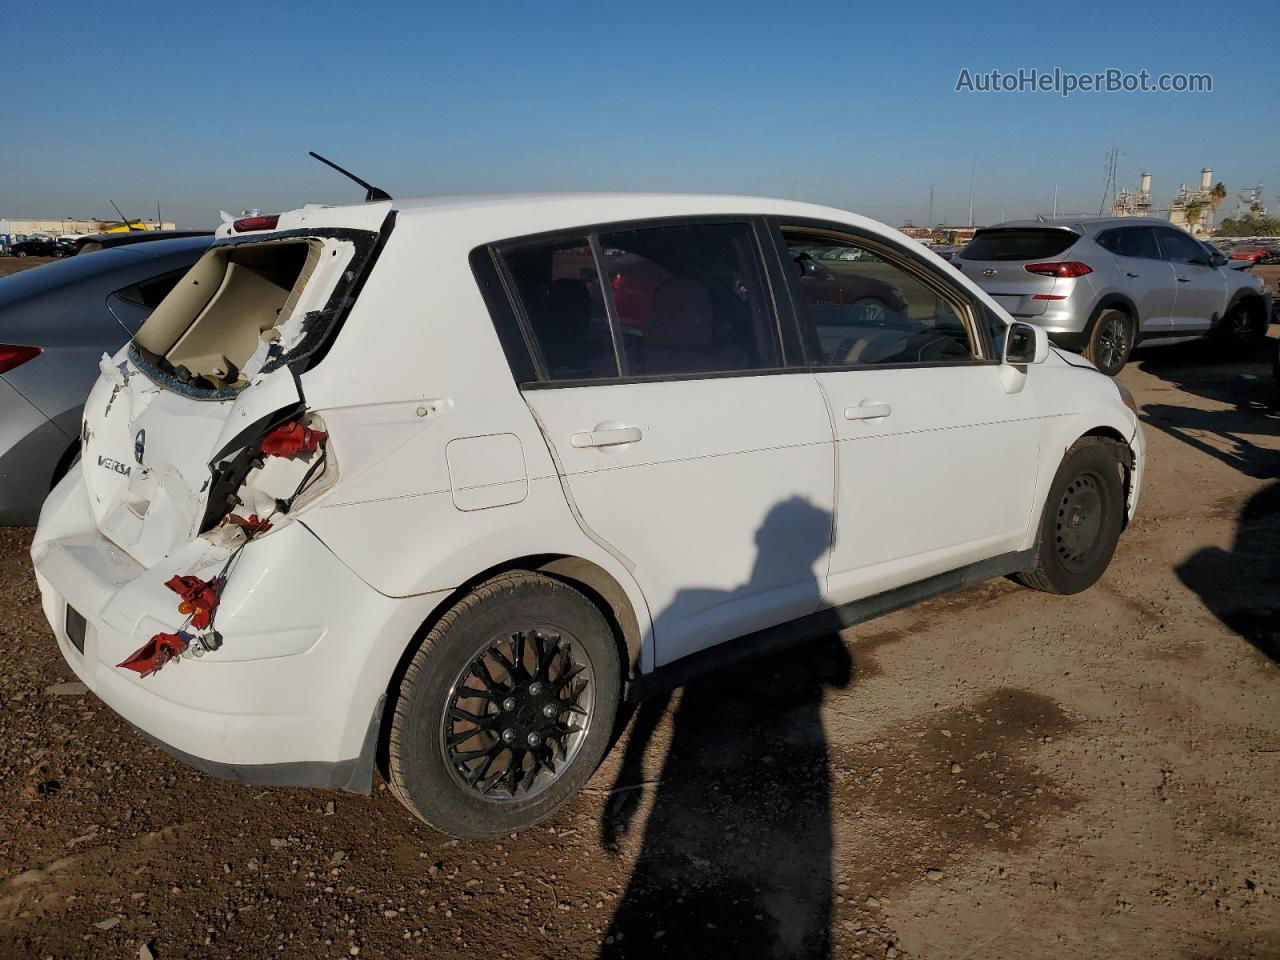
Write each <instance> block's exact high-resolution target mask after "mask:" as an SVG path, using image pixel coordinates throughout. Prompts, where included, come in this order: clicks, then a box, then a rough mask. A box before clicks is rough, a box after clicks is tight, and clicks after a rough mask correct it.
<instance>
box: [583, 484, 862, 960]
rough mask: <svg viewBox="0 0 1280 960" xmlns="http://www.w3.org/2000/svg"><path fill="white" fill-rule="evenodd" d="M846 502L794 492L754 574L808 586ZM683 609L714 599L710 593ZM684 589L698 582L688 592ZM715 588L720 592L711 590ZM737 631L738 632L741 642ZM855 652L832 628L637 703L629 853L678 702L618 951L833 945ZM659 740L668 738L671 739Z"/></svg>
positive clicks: (606, 836) (617, 918)
mask: <svg viewBox="0 0 1280 960" xmlns="http://www.w3.org/2000/svg"><path fill="white" fill-rule="evenodd" d="M830 534H831V515H830V513H828V512H827V511H826V510H823V509H821V508H819V507H816V506H814V505H812V504H810V503H808V502H806V501H804V500H801V499H798V498H797V499H792V500H788V501H786V502H784V503H781V504H778V505H777V506H776V507H774V508H773V510H771V511H770V513H769V515H768V516H767V517H766V519H765V521H764V523H763V524H762V526H761V528H760V530H759V531H758V532H757V535H756V547H757V555H756V560H755V563H754V566H753V572H752V575H751V579H750V580H749V581H748V582H747V583H746V584H744V585H743V586H742V587H740V588H738V589H736V590H732V591H723V592H722V593H723V599H722V601H720V602H738V601H742V600H744V599H745V598H746V597H747V596H749V595H751V594H753V593H755V592H756V591H755V589H754V588H753V584H756V583H760V582H768V583H771V584H778V583H790V584H793V585H794V584H804V589H805V590H807V591H810V592H811V594H812V599H813V605H814V607H816V606H817V605H818V603H819V597H820V584H819V583H818V581H817V579H816V578H815V576H814V573H813V568H814V564H815V562H816V561H818V560H819V558H820V557H822V556H823V555H824V554H825V552H826V550H827V548H828V545H829V542H830ZM687 592H688V593H696V594H698V596H696V597H686V596H681V595H677V597H676V598H675V599H674V600H673V602H672V604H671V606H672V608H678V609H683V608H687V607H692V608H698V609H705V608H707V607H709V606H711V605H712V604H713V603H714V602H717V598H715V597H709V596H707V591H705V590H698V591H687ZM682 593H684V592H682ZM708 601H710V602H708ZM729 642H730V643H732V642H734V641H729ZM850 679H851V660H850V656H849V653H848V651H847V650H846V649H845V647H844V645H843V643H842V642H841V640H840V638H839V637H838V636H836V635H830V636H827V637H824V638H822V639H819V640H816V641H811V642H809V643H806V644H803V645H801V646H798V647H794V648H791V649H790V650H787V651H784V652H782V653H778V654H774V655H771V656H768V657H764V658H760V659H756V660H752V661H749V662H746V663H743V664H740V665H737V666H734V667H731V668H728V669H725V670H720V671H716V672H715V673H714V674H712V675H709V676H708V677H707V678H705V679H701V680H697V681H695V682H693V683H691V684H690V685H688V686H687V687H685V688H684V689H683V690H682V691H680V692H678V693H676V694H672V695H669V696H665V697H658V698H655V699H653V700H650V701H647V702H645V703H643V704H642V705H641V706H640V707H639V709H638V711H637V713H636V715H635V717H634V723H633V727H632V731H631V736H630V738H629V740H628V742H627V746H626V750H625V752H624V755H623V759H622V763H621V767H620V770H619V773H618V775H617V778H616V781H615V791H617V790H618V788H623V789H622V790H621V791H619V792H615V793H614V796H613V800H612V801H611V803H610V805H609V808H608V809H607V810H606V814H605V816H604V818H603V820H602V827H601V829H602V837H601V840H602V843H603V845H604V846H605V848H606V849H607V850H610V851H617V850H618V848H619V845H620V844H621V843H622V842H623V838H624V837H625V835H626V834H627V833H628V831H629V829H630V827H631V825H632V823H633V822H634V820H635V818H636V817H637V814H638V811H639V808H640V806H641V803H642V800H643V797H644V792H643V790H641V789H630V788H634V787H635V786H636V785H637V784H641V783H643V782H644V781H645V780H646V774H645V771H644V756H645V752H646V749H647V748H648V747H649V746H650V744H651V742H654V738H655V734H656V733H658V732H659V731H660V728H661V721H662V718H663V716H664V714H665V712H666V711H667V708H668V706H673V707H674V719H673V721H672V727H671V733H670V745H669V747H668V749H667V752H666V758H665V760H664V761H663V763H662V769H661V772H659V773H656V774H655V773H650V774H648V777H649V778H650V779H653V778H656V779H657V780H658V785H657V788H656V797H655V799H654V802H653V806H652V809H651V810H650V811H649V815H648V819H647V821H646V823H645V827H644V835H643V839H642V841H641V849H640V853H639V857H638V858H637V861H636V865H635V869H634V871H633V872H632V875H631V878H630V881H629V883H628V885H627V889H626V891H625V893H624V895H623V897H622V899H621V901H620V904H619V907H618V909H617V911H616V913H615V915H614V918H613V922H612V924H611V926H610V929H609V931H608V933H607V934H606V936H605V940H604V946H603V948H602V953H601V955H602V956H604V957H611V958H612V957H642V956H654V955H660V956H663V957H713V956H726V957H735V958H746V957H770V958H773V957H817V958H821V957H826V956H829V955H830V949H831V947H830V943H831V941H830V923H831V896H832V894H831V891H832V872H831V871H832V866H831V862H832V816H831V784H830V782H829V775H828V762H827V759H828V758H827V738H826V736H825V732H824V729H823V722H822V716H821V703H822V697H823V690H824V688H826V687H829V686H830V687H844V686H846V685H847V684H848V683H849V682H850ZM655 752H657V751H655Z"/></svg>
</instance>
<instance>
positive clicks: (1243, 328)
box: [1214, 303, 1267, 356]
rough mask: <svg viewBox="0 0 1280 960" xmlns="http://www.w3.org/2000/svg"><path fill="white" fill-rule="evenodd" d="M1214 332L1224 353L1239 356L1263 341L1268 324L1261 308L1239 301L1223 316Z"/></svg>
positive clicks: (1250, 350) (1249, 351)
mask: <svg viewBox="0 0 1280 960" xmlns="http://www.w3.org/2000/svg"><path fill="white" fill-rule="evenodd" d="M1255 314H1256V316H1255ZM1214 333H1215V334H1216V336H1215V339H1216V340H1217V341H1218V346H1219V347H1220V348H1221V349H1222V350H1223V352H1224V353H1226V354H1228V355H1231V356H1238V355H1242V354H1247V353H1251V352H1252V351H1253V350H1254V349H1255V348H1256V347H1258V346H1259V345H1260V344H1261V343H1262V341H1263V340H1264V339H1265V338H1266V335H1267V325H1266V321H1265V319H1264V318H1263V317H1262V311H1261V310H1255V309H1252V308H1251V305H1250V304H1248V303H1237V304H1235V305H1234V306H1233V307H1232V308H1231V309H1230V310H1228V311H1227V313H1226V315H1225V316H1223V318H1222V320H1221V321H1220V322H1219V323H1218V326H1217V328H1216V329H1215V331H1214Z"/></svg>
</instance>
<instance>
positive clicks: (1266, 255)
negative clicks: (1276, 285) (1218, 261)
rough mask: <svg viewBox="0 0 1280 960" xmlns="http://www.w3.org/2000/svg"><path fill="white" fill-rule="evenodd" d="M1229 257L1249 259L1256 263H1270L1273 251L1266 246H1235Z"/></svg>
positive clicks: (1232, 258)
mask: <svg viewBox="0 0 1280 960" xmlns="http://www.w3.org/2000/svg"><path fill="white" fill-rule="evenodd" d="M1228 257H1229V258H1230V259H1231V260H1247V261H1249V262H1250V263H1254V264H1258V263H1268V262H1270V261H1271V260H1272V254H1271V251H1270V250H1268V249H1267V248H1266V247H1258V246H1240V247H1235V248H1234V249H1233V250H1232V251H1231V253H1230V254H1229V255H1228Z"/></svg>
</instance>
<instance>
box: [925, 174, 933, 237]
mask: <svg viewBox="0 0 1280 960" xmlns="http://www.w3.org/2000/svg"><path fill="white" fill-rule="evenodd" d="M924 225H925V226H926V227H928V228H929V229H930V230H932V229H933V184H932V183H931V184H929V216H928V217H927V218H926V219H925V222H924Z"/></svg>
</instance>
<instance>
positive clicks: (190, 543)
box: [32, 195, 1144, 837]
mask: <svg viewBox="0 0 1280 960" xmlns="http://www.w3.org/2000/svg"><path fill="white" fill-rule="evenodd" d="M220 234H221V235H220V236H219V238H218V240H217V242H216V243H215V244H214V246H213V247H212V248H211V249H210V251H209V253H208V254H207V255H206V256H205V257H204V258H203V259H201V260H200V261H199V262H198V263H197V264H196V266H195V267H193V268H192V270H191V272H190V273H189V274H188V275H187V276H186V278H185V279H184V280H183V281H182V282H180V283H179V284H178V285H177V287H175V288H174V290H173V292H172V293H170V294H169V296H168V297H167V298H166V299H165V300H164V302H163V303H162V304H161V305H160V306H159V307H158V308H157V309H156V310H155V312H154V313H153V314H152V315H151V317H150V319H149V320H148V321H147V322H146V323H145V324H144V325H143V326H142V328H141V329H140V330H139V332H138V334H137V336H136V337H135V338H134V341H133V342H132V343H131V344H129V345H128V346H127V347H126V348H124V349H122V350H121V351H120V352H119V353H118V354H117V355H116V356H115V357H111V358H107V357H104V358H103V362H102V376H101V378H100V379H99V381H98V383H97V385H96V386H95V387H94V389H93V392H92V394H91V395H90V397H89V399H88V402H87V403H86V406H85V420H84V425H83V431H82V457H81V460H80V464H79V466H78V467H76V468H74V469H73V470H72V471H71V472H70V473H69V474H68V475H67V477H66V478H65V479H64V480H63V481H62V482H61V483H60V484H59V486H58V487H57V488H56V489H55V490H54V491H53V493H52V494H51V495H50V497H49V499H48V501H47V502H46V504H45V506H44V510H43V514H42V516H41V519H40V526H39V529H38V531H37V533H36V536H35V542H34V545H33V547H32V556H33V558H34V561H35V567H36V572H37V577H38V580H39V584H40V589H41V591H42V593H43V601H44V609H45V612H46V614H47V616H48V618H49V622H50V624H51V625H52V627H53V630H54V633H55V634H56V636H57V639H58V643H59V646H60V647H61V649H62V652H63V655H64V656H65V657H66V659H67V662H68V663H69V664H70V665H71V667H72V669H73V670H74V671H75V672H76V674H77V675H78V676H79V677H80V678H81V679H82V680H83V681H84V682H85V683H86V684H88V686H89V687H90V688H91V689H92V690H93V691H94V692H95V693H97V695H98V696H100V697H101V698H102V699H103V700H104V701H105V702H106V703H107V704H108V705H110V706H111V707H112V708H113V709H115V710H117V711H118V712H119V713H120V714H121V715H122V716H124V717H125V719H127V720H128V721H129V722H130V723H132V724H134V725H135V726H137V727H138V728H140V729H141V730H142V731H143V732H144V733H146V734H147V735H149V736H150V737H152V738H154V739H155V740H157V741H159V742H160V743H161V744H162V745H163V746H165V747H166V749H168V750H169V751H170V752H172V753H174V754H175V755H177V756H179V757H181V758H183V759H185V760H187V761H188V762H190V763H191V764H193V765H195V766H197V767H200V768H201V769H204V770H208V771H210V772H214V773H218V774H220V775H223V776H230V777H233V778H236V779H240V780H243V781H247V782H252V783H265V784H305V785H314V786H327V787H342V788H346V789H349V790H355V791H361V792H368V791H369V789H370V785H371V781H372V774H373V766H374V758H375V755H377V754H378V753H379V751H381V750H385V751H386V756H387V757H388V758H389V763H388V766H389V770H388V774H389V777H390V781H391V785H392V787H393V789H394V790H395V792H396V794H397V795H398V796H399V797H400V798H401V799H402V800H403V801H404V803H405V804H406V805H407V806H408V807H409V808H410V809H411V810H412V811H413V812H415V813H416V814H418V815H419V816H420V817H422V818H423V819H424V820H426V821H427V822H429V823H431V824H434V825H435V826H437V827H439V828H441V829H442V830H445V831H448V832H450V833H452V834H454V835H458V836H468V837H476V836H492V835H497V834H501V833H506V832H509V831H512V830H515V829H518V828H521V827H525V826H528V825H529V824H532V823H534V822H535V821H537V820H539V819H541V818H543V817H545V816H547V815H549V814H550V813H551V812H552V811H554V810H556V809H557V808H558V807H559V806H561V805H562V804H564V803H565V802H566V801H567V800H568V799H569V798H570V797H572V796H573V794H574V793H575V791H576V790H577V789H578V788H579V787H580V786H581V784H582V783H583V782H584V781H585V780H586V778H587V777H588V776H589V775H590V774H591V772H592V771H593V770H594V768H595V767H596V766H597V764H598V763H599V762H600V760H601V757H602V756H603V755H604V753H605V751H606V749H607V747H608V745H609V743H610V739H611V736H612V735H613V733H614V726H615V719H616V717H617V714H618V708H619V705H620V703H621V702H622V701H623V699H624V698H639V697H643V696H645V695H646V694H649V693H652V692H654V691H657V690H660V689H663V688H669V687H670V686H672V685H674V684H680V683H683V682H684V681H685V680H686V679H687V678H688V677H690V676H691V675H693V673H695V672H696V671H699V670H706V669H714V668H715V667H717V666H719V665H721V664H723V663H725V662H727V661H729V660H731V659H734V658H739V657H744V656H748V655H752V654H756V653H760V652H762V651H765V650H770V649H775V648H777V647H778V646H780V645H782V644H787V643H792V642H795V641H797V640H800V639H803V638H805V637H807V636H811V635H813V634H815V633H821V632H828V631H831V630H834V629H838V628H841V627H845V626H848V625H851V624H854V623H858V622H860V621H863V620H866V619H868V618H871V617H874V616H877V615H879V614H882V613H884V612H886V611H888V610H892V609H895V608H897V607H901V606H903V605H905V604H909V603H913V602H915V601H917V600H920V599H922V598H924V597H928V596H931V595H933V594H936V593H939V592H942V591H946V590H952V589H956V588H958V587H962V586H965V585H968V584H972V583H976V582H978V581H981V580H985V579H987V578H991V577H999V576H1005V575H1016V576H1018V577H1019V578H1020V579H1021V580H1022V582H1024V583H1026V584H1028V585H1030V586H1034V587H1037V588H1039V589H1043V590H1048V591H1051V592H1056V593H1074V592H1076V591H1079V590H1083V589H1085V588H1087V587H1088V586H1090V585H1091V584H1092V583H1094V581H1096V580H1097V579H1098V577H1099V576H1101V574H1102V573H1103V571H1104V569H1105V568H1106V566H1107V564H1108V562H1109V560H1110V558H1111V555H1112V551H1113V550H1114V548H1115V545H1116V539H1117V537H1118V536H1119V534H1120V531H1121V529H1122V527H1123V526H1124V525H1125V524H1126V522H1127V521H1128V519H1129V518H1130V516H1131V515H1132V512H1133V509H1134V505H1135V503H1136V501H1137V497H1138V490H1139V487H1140V482H1141V477H1142V467H1143V457H1144V441H1143V435H1142V431H1141V430H1140V429H1139V426H1138V421H1137V417H1136V415H1135V412H1134V409H1133V402H1132V399H1131V398H1129V397H1128V395H1127V393H1126V392H1125V391H1124V389H1123V387H1120V386H1119V385H1118V384H1116V383H1115V382H1113V381H1112V380H1110V379H1108V378H1107V377H1104V376H1102V375H1101V374H1099V373H1098V372H1097V371H1096V370H1094V369H1093V368H1092V367H1090V366H1089V365H1088V364H1087V362H1086V361H1083V360H1080V359H1079V358H1076V357H1070V356H1064V355H1062V354H1060V353H1058V352H1057V351H1056V350H1053V349H1051V348H1050V347H1049V345H1048V343H1047V341H1046V339H1045V334H1044V331H1043V330H1040V329H1038V328H1034V327H1031V326H1027V325H1024V324H1016V323H1015V324H1012V326H1010V323H1011V321H1010V320H1009V318H1008V316H1007V315H1006V314H1005V313H1004V312H1003V311H1002V310H1001V309H1000V308H999V307H998V306H997V305H996V304H995V303H994V302H993V301H992V299H991V298H990V297H989V296H987V295H986V294H985V293H983V291H982V290H980V289H979V288H978V287H977V286H976V285H974V284H973V283H972V282H970V281H969V280H968V278H966V277H964V276H961V275H958V274H957V273H956V271H954V270H953V269H952V268H951V267H949V266H947V265H946V264H945V263H943V262H942V261H941V260H939V259H938V258H937V257H936V256H934V255H933V254H931V253H929V252H928V251H927V250H926V249H925V248H924V247H922V246H920V245H919V244H916V243H914V242H912V241H911V240H908V239H907V238H905V237H904V236H902V235H901V234H899V233H897V232H895V231H893V230H890V229H888V228H886V227H884V226H882V225H880V224H878V223H875V222H873V221H870V220H867V219H864V218H862V217H858V216H855V215H853V214H849V213H845V212H843V211H840V210H834V209H829V208H825V207H819V206H811V205H808V204H801V203H792V202H787V201H782V200H761V199H750V198H738V197H700V196H639V195H618V196H611V195H593V196H512V197H486V198H457V199H450V198H437V199H429V200H423V201H409V202H396V201H386V200H384V201H377V202H370V203H364V204H358V205H353V206H335V207H328V206H307V207H304V208H302V209H300V210H295V211H292V212H289V213H285V214H281V215H280V216H279V217H253V218H247V219H245V220H241V221H237V222H236V223H235V224H234V225H227V226H225V227H224V228H223V229H222V230H221V231H220ZM836 247H839V248H846V249H847V250H848V251H849V255H848V256H847V257H839V258H830V257H828V258H826V259H822V260H819V259H818V258H817V257H816V256H815V255H814V252H815V251H818V250H825V251H829V250H830V249H831V248H836Z"/></svg>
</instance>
